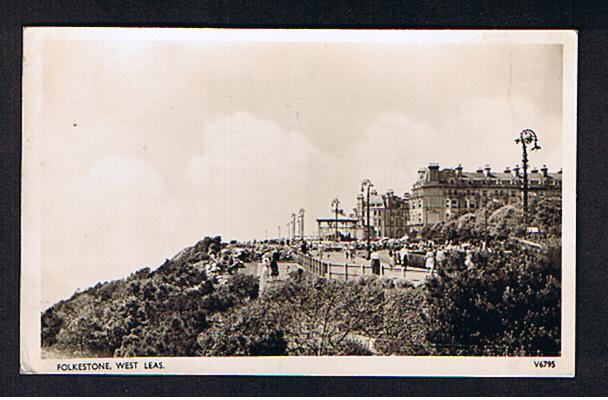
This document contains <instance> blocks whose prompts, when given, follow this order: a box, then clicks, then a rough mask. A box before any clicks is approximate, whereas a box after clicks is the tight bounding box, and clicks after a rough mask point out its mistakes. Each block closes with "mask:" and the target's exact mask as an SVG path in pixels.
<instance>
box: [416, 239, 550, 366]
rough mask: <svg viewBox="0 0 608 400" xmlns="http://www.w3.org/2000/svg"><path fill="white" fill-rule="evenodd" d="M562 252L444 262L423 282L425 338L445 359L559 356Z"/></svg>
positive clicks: (523, 252) (518, 251)
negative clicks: (466, 265)
mask: <svg viewBox="0 0 608 400" xmlns="http://www.w3.org/2000/svg"><path fill="white" fill-rule="evenodd" d="M560 250H561V249H560V248H551V249H549V250H547V251H545V252H539V251H533V250H522V249H516V250H514V251H513V252H512V253H510V254H497V255H492V256H489V257H486V258H480V259H478V261H477V263H476V265H475V266H474V268H469V269H465V268H463V267H459V266H458V265H457V264H456V263H445V264H444V266H443V267H442V268H440V269H439V271H438V274H437V276H435V277H434V278H432V279H431V280H430V281H429V282H428V283H427V285H426V286H427V291H428V296H427V300H426V302H427V305H426V308H427V315H426V325H427V326H428V335H427V337H428V339H429V341H430V342H432V343H433V347H434V352H437V353H438V354H449V355H520V356H521V355H545V356H557V355H559V354H560V323H561V321H560V310H561V304H560V298H561V285H560V276H561V258H560V254H561V252H560Z"/></svg>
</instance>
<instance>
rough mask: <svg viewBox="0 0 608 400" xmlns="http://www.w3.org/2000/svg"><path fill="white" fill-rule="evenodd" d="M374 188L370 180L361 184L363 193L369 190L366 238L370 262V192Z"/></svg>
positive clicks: (365, 180)
mask: <svg viewBox="0 0 608 400" xmlns="http://www.w3.org/2000/svg"><path fill="white" fill-rule="evenodd" d="M373 186H374V184H373V183H372V181H370V180H369V179H367V178H366V179H364V180H363V182H361V193H365V191H366V190H367V201H366V208H367V221H366V222H367V224H366V225H367V230H366V235H365V236H366V237H367V259H368V260H369V259H370V257H371V245H370V237H371V234H370V224H369V195H370V190H371V189H372V187H373Z"/></svg>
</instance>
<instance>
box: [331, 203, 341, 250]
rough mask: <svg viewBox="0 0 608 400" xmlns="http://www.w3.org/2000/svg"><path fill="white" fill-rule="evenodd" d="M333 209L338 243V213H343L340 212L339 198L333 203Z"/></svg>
mask: <svg viewBox="0 0 608 400" xmlns="http://www.w3.org/2000/svg"><path fill="white" fill-rule="evenodd" d="M331 208H332V210H333V212H334V214H335V220H334V224H335V226H334V228H335V229H336V242H337V241H338V213H339V212H340V211H342V210H340V200H339V199H338V198H337V197H336V198H335V199H333V200H332V201H331Z"/></svg>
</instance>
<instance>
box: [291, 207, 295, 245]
mask: <svg viewBox="0 0 608 400" xmlns="http://www.w3.org/2000/svg"><path fill="white" fill-rule="evenodd" d="M295 238H296V214H295V213H291V240H295Z"/></svg>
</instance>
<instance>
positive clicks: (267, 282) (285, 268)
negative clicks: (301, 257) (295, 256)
mask: <svg viewBox="0 0 608 400" xmlns="http://www.w3.org/2000/svg"><path fill="white" fill-rule="evenodd" d="M299 267H300V266H299V265H298V264H297V263H295V262H280V263H279V276H278V277H276V278H272V277H268V278H266V277H265V276H264V275H263V265H262V263H258V264H257V266H256V269H255V275H256V276H258V277H259V278H260V292H263V291H264V290H266V289H267V288H268V287H270V286H272V285H273V284H276V283H278V282H282V281H285V280H287V278H288V277H289V273H290V272H291V271H296V270H297V269H298V268H299Z"/></svg>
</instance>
